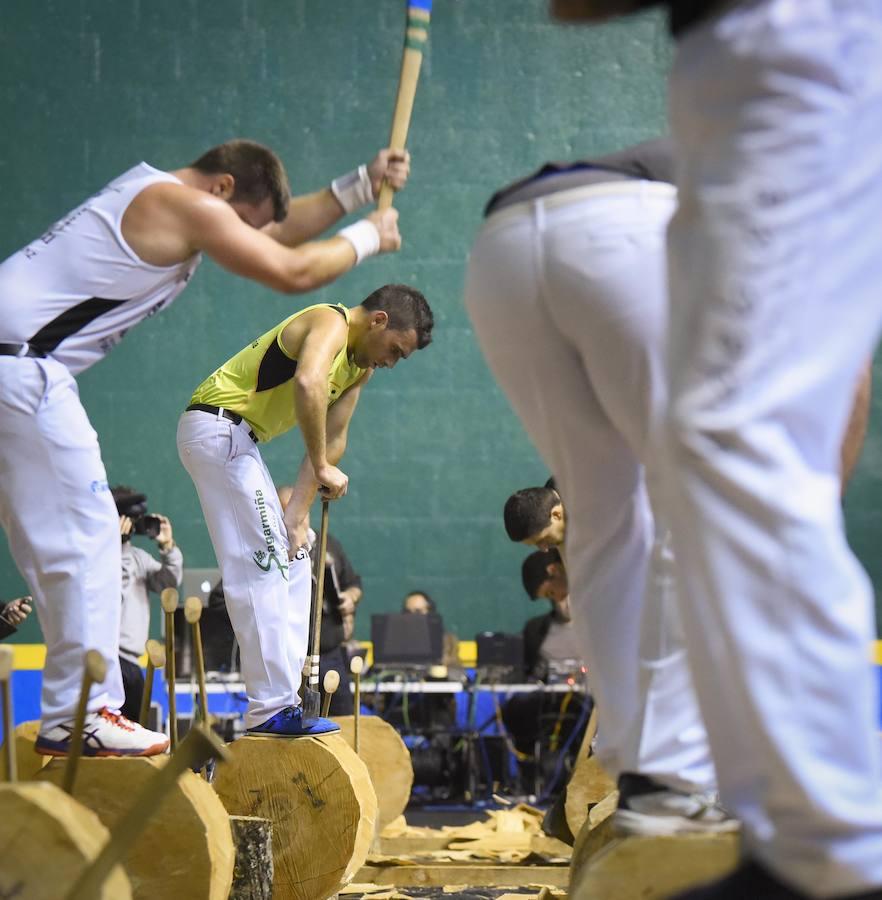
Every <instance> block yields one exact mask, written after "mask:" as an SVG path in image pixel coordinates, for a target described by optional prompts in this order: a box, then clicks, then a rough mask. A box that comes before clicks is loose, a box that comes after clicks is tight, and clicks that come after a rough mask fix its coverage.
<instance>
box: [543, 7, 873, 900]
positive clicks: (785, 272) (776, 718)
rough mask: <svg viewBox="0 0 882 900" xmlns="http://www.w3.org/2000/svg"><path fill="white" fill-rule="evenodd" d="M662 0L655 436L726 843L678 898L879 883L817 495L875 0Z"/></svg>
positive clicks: (836, 360) (859, 169) (860, 675)
mask: <svg viewBox="0 0 882 900" xmlns="http://www.w3.org/2000/svg"><path fill="white" fill-rule="evenodd" d="M615 5H616V4H610V3H609V2H606V3H600V4H594V3H592V2H590V0H581V2H579V0H559V2H555V3H553V4H552V6H553V8H554V9H555V11H556V12H558V13H560V14H564V15H566V16H568V17H574V18H578V17H581V18H591V17H594V16H596V15H598V14H600V15H608V14H609V13H610V11H611V6H615ZM635 5H636V4H634V3H630V4H627V3H625V4H618V6H619V7H620V9H619V11H626V9H627V8H628V7H630V8H633V7H634V6H635ZM643 5H647V4H646V3H644V4H643ZM667 5H668V6H670V7H671V12H672V24H673V25H674V28H675V31H676V32H677V33H678V37H679V38H680V44H679V49H678V53H677V58H676V61H675V65H674V69H673V72H672V75H671V97H670V104H671V126H672V131H673V137H674V141H675V153H676V158H677V161H678V171H677V185H678V187H679V209H678V212H677V214H676V216H675V217H674V220H673V222H672V225H671V229H670V236H669V256H670V292H671V326H670V336H671V345H670V351H669V359H670V370H669V374H670V384H671V389H670V412H669V414H668V417H667V421H666V427H665V428H664V430H663V432H662V435H663V441H661V442H660V448H659V452H660V453H661V452H663V453H664V455H665V457H666V466H665V485H666V489H667V494H668V495H669V500H670V503H669V512H670V516H671V524H672V528H673V533H674V539H675V545H676V547H677V552H678V559H679V563H680V565H679V567H678V574H679V576H680V580H681V587H682V590H681V592H680V598H681V606H682V610H683V617H682V618H683V624H684V627H685V629H686V638H687V643H688V648H689V655H690V664H691V666H692V668H693V671H694V672H695V673H696V686H697V689H698V693H699V698H700V702H701V707H702V711H703V713H704V719H705V722H706V724H707V728H708V733H709V736H710V740H711V744H712V747H713V753H714V759H715V761H716V763H717V769H718V772H719V780H720V790H721V795H722V799H723V801H724V802H725V803H726V804H727V806H729V807H730V808H731V809H732V810H733V812H734V813H735V814H737V815H738V816H739V818H740V819H741V820H742V822H743V826H744V850H745V861H744V863H743V864H742V866H741V867H740V868H739V869H738V870H737V871H736V872H735V873H734V874H733V875H732V876H730V877H729V878H726V879H724V880H723V881H721V882H718V883H716V884H713V885H709V886H707V887H705V888H702V889H698V890H694V891H690V892H688V893H687V894H683V895H681V896H682V898H687V897H688V898H690V900H699V898H701V900H729V898H731V900H735V898H738V900H742V898H746V897H751V898H752V897H762V898H764V900H777V898H802V897H825V898H826V897H837V898H846V897H847V898H866V900H870V898H882V761H880V747H879V741H878V738H877V736H876V728H877V725H878V721H877V719H878V692H877V686H876V683H875V676H874V673H873V672H872V670H871V666H870V661H869V657H868V652H869V651H868V647H869V644H870V641H871V640H872V638H873V637H874V634H875V629H874V622H873V604H872V599H873V598H872V591H871V589H870V585H869V582H868V579H867V577H866V575H865V573H864V572H863V571H862V569H861V567H860V565H859V564H858V562H857V561H856V559H855V558H854V556H853V554H852V553H851V551H850V549H849V547H848V544H847V543H846V539H845V533H844V529H843V521H842V512H841V508H840V505H839V494H840V484H839V467H840V445H841V442H842V438H843V434H844V432H845V430H846V422H847V419H848V415H849V409H850V408H851V404H852V396H853V393H854V390H855V385H856V383H857V382H858V380H859V376H860V372H861V369H862V367H863V365H864V364H865V361H866V359H867V357H868V356H870V354H871V353H872V352H873V349H874V348H875V345H876V341H877V339H878V335H879V326H880V319H882V291H880V284H882V231H880V225H879V222H880V213H882V66H880V59H882V2H880V0H745V2H740V3H739V2H728V3H711V2H696V0H692V2H690V3H686V2H683V0H669V2H668V4H667ZM601 7H603V8H602V9H601Z"/></svg>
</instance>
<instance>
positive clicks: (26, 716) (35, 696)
mask: <svg viewBox="0 0 882 900" xmlns="http://www.w3.org/2000/svg"><path fill="white" fill-rule="evenodd" d="M876 672H877V674H878V676H879V697H880V702H879V730H880V731H882V666H876ZM157 675H159V673H157ZM42 684H43V673H42V672H41V671H40V670H39V669H22V670H19V671H16V672H13V674H12V703H13V706H14V707H15V710H14V711H15V724H16V725H18V723H19V722H28V721H30V720H32V719H39V718H40V689H41V687H42ZM152 700H153V702H155V703H158V704H159V705H160V706H161V707H162V711H163V716H165V715H167V714H168V699H167V694H166V689H165V681H164V680H163V679H162V678H161V677H157V678H156V680H155V681H154V682H153V697H152ZM247 705H248V702H247V698H246V697H245V696H244V695H243V694H237V693H234V692H232V691H230V692H229V693H226V694H209V697H208V708H209V710H210V711H211V712H214V713H225V712H226V713H241V714H242V715H244V713H245V707H246V706H247ZM177 709H178V715H186V714H187V713H189V712H191V711H192V709H193V704H192V697H191V695H185V694H178V696H177ZM2 740H3V722H2V717H0V741H2Z"/></svg>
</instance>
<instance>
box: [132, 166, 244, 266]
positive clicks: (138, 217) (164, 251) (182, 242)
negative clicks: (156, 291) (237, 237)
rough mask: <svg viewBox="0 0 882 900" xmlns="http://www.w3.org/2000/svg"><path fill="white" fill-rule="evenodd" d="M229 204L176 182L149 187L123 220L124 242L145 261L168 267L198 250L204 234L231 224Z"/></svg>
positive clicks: (140, 195)
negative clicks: (200, 239) (200, 238)
mask: <svg viewBox="0 0 882 900" xmlns="http://www.w3.org/2000/svg"><path fill="white" fill-rule="evenodd" d="M235 219H236V214H235V212H233V210H232V208H231V207H230V206H229V204H228V203H225V202H224V201H223V200H219V199H218V198H217V197H213V196H212V195H211V194H209V193H208V192H207V191H200V190H198V189H197V188H193V187H190V186H188V185H185V184H179V183H177V182H170V181H163V182H159V183H156V184H151V185H148V186H147V187H146V188H144V190H143V191H141V192H140V193H139V194H138V195H137V196H136V197H135V198H134V199H133V200H132V202H131V203H130V204H129V207H128V209H127V210H126V212H125V215H124V216H123V220H122V231H123V236H124V237H125V239H126V241H127V242H128V243H129V245H130V246H131V247H132V249H133V250H134V251H135V252H136V253H137V254H138V256H140V257H141V258H142V259H143V260H144V261H145V262H148V263H151V264H153V265H160V266H169V265H175V264H176V263H179V262H183V261H184V260H185V259H187V258H188V257H190V256H192V255H193V254H194V253H195V252H197V249H198V239H199V236H200V235H203V234H204V233H205V232H206V231H209V230H211V229H216V228H222V227H224V226H225V225H228V224H230V223H233V224H235V223H234V222H233V220H235Z"/></svg>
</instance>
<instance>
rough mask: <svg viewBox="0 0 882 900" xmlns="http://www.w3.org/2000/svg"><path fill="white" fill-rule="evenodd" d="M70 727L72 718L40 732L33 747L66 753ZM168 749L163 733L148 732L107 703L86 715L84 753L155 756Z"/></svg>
mask: <svg viewBox="0 0 882 900" xmlns="http://www.w3.org/2000/svg"><path fill="white" fill-rule="evenodd" d="M73 727H74V722H73V719H71V720H70V721H68V722H63V723H62V724H61V725H56V726H55V727H54V728H49V729H48V730H46V731H40V733H39V735H37V742H36V743H35V744H34V750H36V751H37V753H40V754H42V755H43V756H67V754H68V751H69V749H70V734H71V732H72V731H73ZM167 748H168V738H167V737H166V736H165V735H164V734H161V733H160V732H158V731H148V730H147V729H146V728H142V727H141V726H140V725H139V724H138V723H137V722H132V721H130V720H129V719H127V718H126V717H125V716H123V715H120V713H118V712H114V711H113V710H112V709H108V708H107V707H106V706H105V707H104V708H103V709H100V710H98V712H96V713H87V715H86V726H85V728H84V729H83V756H156V755H158V754H159V753H164V752H165V750H166V749H167Z"/></svg>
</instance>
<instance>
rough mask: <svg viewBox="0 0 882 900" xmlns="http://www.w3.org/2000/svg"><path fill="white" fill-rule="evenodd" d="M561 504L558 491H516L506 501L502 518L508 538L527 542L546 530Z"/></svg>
mask: <svg viewBox="0 0 882 900" xmlns="http://www.w3.org/2000/svg"><path fill="white" fill-rule="evenodd" d="M558 503H560V496H559V495H558V493H557V491H555V490H553V489H552V488H547V487H530V488H523V489H522V490H520V491H515V492H514V493H513V494H512V495H511V496H510V497H509V498H508V500H506V501H505V509H504V510H503V512H502V517H503V519H504V520H505V530H506V532H507V534H508V536H509V537H510V538H511V539H512V540H513V541H516V542H518V543H519V542H520V541H525V540H526V539H527V538H529V537H533V535H534V534H539V532H540V531H543V530H544V529H546V528H547V527H548V525H549V523H550V522H551V511H552V510H553V509H554V507H555V506H557V505H558Z"/></svg>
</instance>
